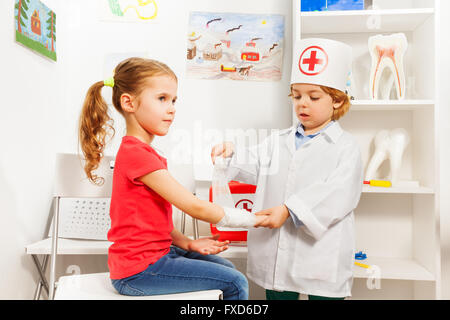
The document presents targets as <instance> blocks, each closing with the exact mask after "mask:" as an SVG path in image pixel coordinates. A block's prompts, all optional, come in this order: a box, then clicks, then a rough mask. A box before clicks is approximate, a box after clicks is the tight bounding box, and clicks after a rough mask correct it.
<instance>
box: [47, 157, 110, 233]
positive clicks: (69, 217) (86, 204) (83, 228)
mask: <svg viewBox="0 0 450 320" xmlns="http://www.w3.org/2000/svg"><path fill="white" fill-rule="evenodd" d="M113 161H114V158H113V157H110V156H105V157H104V158H103V159H102V161H101V162H100V165H99V168H98V169H97V170H95V174H97V175H98V176H100V177H103V178H104V179H105V180H104V184H103V185H101V186H97V185H95V184H93V183H92V182H90V181H89V180H88V178H87V176H86V173H85V172H84V169H83V167H84V163H85V161H84V160H83V159H82V158H81V156H79V155H77V154H67V153H58V154H57V155H56V173H55V186H54V196H55V197H60V198H61V199H60V200H59V208H58V211H59V223H58V225H59V228H58V229H59V230H58V237H60V238H74V239H92V240H106V239H107V232H108V230H109V228H110V226H111V221H110V218H109V204H110V198H111V192H112V176H113V166H114V163H113ZM52 225H53V221H52ZM51 232H52V227H50V230H49V236H51Z"/></svg>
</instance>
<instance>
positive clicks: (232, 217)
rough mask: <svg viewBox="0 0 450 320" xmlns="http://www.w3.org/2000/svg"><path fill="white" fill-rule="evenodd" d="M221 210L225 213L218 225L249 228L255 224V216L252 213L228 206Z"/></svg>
mask: <svg viewBox="0 0 450 320" xmlns="http://www.w3.org/2000/svg"><path fill="white" fill-rule="evenodd" d="M223 210H224V211H225V215H224V216H223V218H222V220H220V221H219V222H218V223H217V226H218V227H229V228H251V227H253V226H254V225H255V224H256V216H255V214H254V213H251V212H248V211H246V210H243V209H236V208H229V207H225V208H223Z"/></svg>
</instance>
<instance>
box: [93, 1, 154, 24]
mask: <svg viewBox="0 0 450 320" xmlns="http://www.w3.org/2000/svg"><path fill="white" fill-rule="evenodd" d="M101 5H102V8H101V10H102V11H103V12H102V15H103V19H104V20H112V21H128V22H135V21H147V20H152V19H155V18H156V16H157V15H158V5H157V4H156V2H155V0H102V1H101Z"/></svg>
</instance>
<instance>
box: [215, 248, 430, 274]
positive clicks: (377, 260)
mask: <svg viewBox="0 0 450 320" xmlns="http://www.w3.org/2000/svg"><path fill="white" fill-rule="evenodd" d="M218 255H219V256H221V257H223V258H227V259H246V258H247V247H246V246H230V247H229V248H228V250H226V251H224V252H221V253H219V254H218ZM358 262H361V263H364V264H367V265H374V266H378V267H379V268H380V269H379V270H380V279H391V280H414V281H435V277H434V276H433V274H432V273H430V272H429V271H428V270H426V269H425V268H424V267H422V266H421V265H420V264H419V263H417V262H416V261H414V260H411V259H399V258H382V257H371V258H367V259H366V260H362V261H358ZM353 276H354V277H355V278H369V277H373V276H374V275H373V274H372V273H371V272H370V271H369V269H365V268H362V267H359V266H356V265H354V266H353Z"/></svg>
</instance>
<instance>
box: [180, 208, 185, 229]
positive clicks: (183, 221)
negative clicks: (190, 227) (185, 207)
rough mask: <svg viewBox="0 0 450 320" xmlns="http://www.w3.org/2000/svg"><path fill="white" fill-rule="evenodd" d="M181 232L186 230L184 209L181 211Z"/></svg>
mask: <svg viewBox="0 0 450 320" xmlns="http://www.w3.org/2000/svg"><path fill="white" fill-rule="evenodd" d="M180 231H181V233H182V234H184V232H185V231H186V213H184V211H181V230H180Z"/></svg>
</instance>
